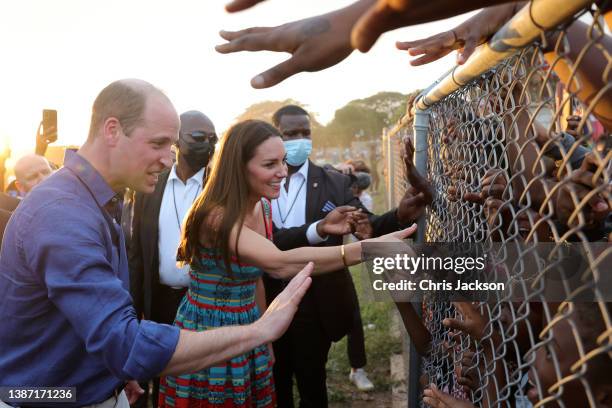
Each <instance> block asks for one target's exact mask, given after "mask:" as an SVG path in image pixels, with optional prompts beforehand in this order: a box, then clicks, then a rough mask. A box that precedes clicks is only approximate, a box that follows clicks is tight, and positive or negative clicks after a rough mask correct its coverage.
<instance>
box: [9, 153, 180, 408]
mask: <svg viewBox="0 0 612 408" xmlns="http://www.w3.org/2000/svg"><path fill="white" fill-rule="evenodd" d="M115 194H116V193H115V192H114V191H113V190H112V189H111V188H110V186H109V185H108V184H107V183H106V182H105V181H104V179H103V178H102V176H101V175H100V174H99V173H98V172H97V171H96V170H95V169H94V168H93V167H92V166H91V164H89V162H88V161H87V160H85V159H84V158H83V157H81V156H80V155H78V154H73V155H71V156H70V157H69V159H68V161H67V163H66V165H65V167H64V168H62V169H61V170H59V171H58V172H56V173H55V174H53V175H52V176H50V177H49V178H47V179H46V180H45V181H44V182H42V183H41V184H39V185H38V186H37V187H36V188H35V189H33V190H32V191H31V192H30V193H29V194H28V196H27V197H26V198H25V199H24V200H23V202H22V203H21V204H20V205H19V207H18V208H17V210H16V211H15V212H14V213H13V215H12V217H11V219H10V221H9V223H8V225H7V228H6V232H5V234H4V240H3V242H2V252H1V253H0V386H47V387H60V386H62V387H76V398H77V404H76V405H77V406H82V405H89V404H94V403H99V402H102V401H104V400H106V399H108V398H109V397H111V396H112V395H113V391H114V390H115V389H116V388H117V387H118V386H120V385H121V384H122V383H123V382H124V381H125V380H130V379H147V378H152V377H155V376H156V375H158V374H159V373H160V372H161V371H162V370H163V369H164V368H165V367H166V365H167V364H168V362H169V361H170V357H171V356H172V354H173V353H174V350H175V348H176V344H177V342H178V337H179V329H178V328H177V327H172V326H168V325H162V324H156V323H153V322H150V321H142V322H139V321H138V320H137V318H136V312H135V311H134V308H133V306H132V299H131V297H130V293H129V271H128V263H127V256H126V250H125V243H124V236H123V232H122V229H121V227H120V226H119V224H117V222H116V220H115V219H114V218H113V216H112V215H111V214H112V213H113V210H112V209H111V208H112V207H115V209H116V206H114V205H113V204H115V203H116V201H115V200H116V198H114V197H115ZM53 405H54V406H58V407H59V406H62V404H53ZM66 405H70V404H64V406H66ZM73 405H74V404H73Z"/></svg>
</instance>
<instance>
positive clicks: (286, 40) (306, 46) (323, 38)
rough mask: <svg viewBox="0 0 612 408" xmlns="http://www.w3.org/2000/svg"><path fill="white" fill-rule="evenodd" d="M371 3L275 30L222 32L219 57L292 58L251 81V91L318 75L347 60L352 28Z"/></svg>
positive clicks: (364, 1) (366, 1) (365, 1)
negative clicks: (275, 55) (272, 53)
mask: <svg viewBox="0 0 612 408" xmlns="http://www.w3.org/2000/svg"><path fill="white" fill-rule="evenodd" d="M373 1H374V0H360V1H357V2H355V3H353V4H352V5H350V6H348V7H345V8H342V9H339V10H336V11H332V12H331V13H327V14H322V15H320V16H316V17H310V18H306V19H303V20H298V21H294V22H291V23H286V24H283V25H280V26H277V27H251V28H247V29H245V30H240V31H221V33H220V35H221V37H223V39H224V40H227V41H228V42H227V43H225V44H221V45H218V46H217V47H216V50H217V51H218V52H220V53H222V54H228V53H232V52H238V51H276V52H287V53H289V54H291V58H289V59H288V60H286V61H283V62H282V63H280V64H278V65H277V66H275V67H273V68H270V69H269V70H267V71H265V72H262V73H260V74H259V75H257V76H255V77H254V78H253V79H252V80H251V86H253V88H268V87H271V86H274V85H276V84H278V83H279V82H281V81H284V80H285V79H287V78H289V77H291V76H293V75H295V74H297V73H300V72H305V71H308V72H313V71H320V70H323V69H326V68H329V67H331V66H334V65H336V64H337V63H339V62H340V61H342V60H344V59H345V58H346V57H348V56H349V55H350V54H351V52H353V49H352V47H351V41H350V33H351V29H352V28H353V24H354V23H355V21H357V19H358V18H359V16H361V14H362V13H363V12H364V11H365V10H366V9H367V7H368V6H370V5H371V4H372V3H373Z"/></svg>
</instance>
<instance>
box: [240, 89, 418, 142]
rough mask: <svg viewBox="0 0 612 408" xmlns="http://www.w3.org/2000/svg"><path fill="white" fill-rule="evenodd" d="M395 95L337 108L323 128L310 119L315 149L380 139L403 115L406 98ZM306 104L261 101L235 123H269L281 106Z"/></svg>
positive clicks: (396, 93) (312, 114)
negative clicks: (249, 120) (385, 130)
mask: <svg viewBox="0 0 612 408" xmlns="http://www.w3.org/2000/svg"><path fill="white" fill-rule="evenodd" d="M418 92H420V91H414V92H412V93H411V94H409V95H405V94H402V93H399V92H379V93H377V94H375V95H372V96H369V97H367V98H364V99H355V100H352V101H350V102H349V103H347V104H346V105H344V106H343V107H341V108H340V109H338V110H337V111H336V113H335V115H334V118H333V119H332V121H331V122H330V123H329V124H328V125H327V126H323V125H321V123H319V122H318V121H317V119H316V114H314V113H312V112H311V113H310V116H311V118H312V131H313V143H314V144H315V146H317V147H332V146H333V147H348V146H350V145H351V142H353V141H355V140H360V141H371V140H377V139H379V138H380V135H381V132H382V129H383V128H385V127H391V126H393V125H394V124H395V123H397V121H399V119H400V118H401V117H402V116H404V114H405V113H406V102H407V100H408V97H409V96H410V95H414V94H416V93H418ZM289 104H293V105H298V106H301V107H303V108H304V109H306V110H308V109H307V107H306V105H304V104H302V103H300V102H298V101H296V100H293V99H286V100H284V101H264V102H259V103H256V104H253V105H251V106H250V107H248V108H247V109H246V110H245V111H244V112H243V113H242V114H241V115H240V116H238V117H237V118H236V119H237V120H245V119H260V120H265V121H267V122H272V115H273V114H274V112H276V111H277V110H278V109H279V108H281V107H282V106H284V105H289Z"/></svg>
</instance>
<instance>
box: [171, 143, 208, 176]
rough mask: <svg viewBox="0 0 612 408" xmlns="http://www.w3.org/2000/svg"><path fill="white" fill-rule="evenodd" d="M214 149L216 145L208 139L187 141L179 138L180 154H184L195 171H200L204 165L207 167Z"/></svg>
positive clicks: (186, 160)
mask: <svg viewBox="0 0 612 408" xmlns="http://www.w3.org/2000/svg"><path fill="white" fill-rule="evenodd" d="M214 151H215V145H214V144H212V143H210V142H209V141H208V140H206V141H204V142H197V143H187V142H185V141H184V140H181V139H179V154H180V155H181V156H183V158H184V159H185V162H186V163H187V165H188V166H189V168H190V169H191V170H193V171H199V170H200V169H201V168H202V167H206V166H207V165H208V162H209V161H210V157H211V156H212V154H213V153H214Z"/></svg>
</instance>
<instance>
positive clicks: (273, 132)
mask: <svg viewBox="0 0 612 408" xmlns="http://www.w3.org/2000/svg"><path fill="white" fill-rule="evenodd" d="M271 137H280V133H279V131H278V130H277V129H276V128H275V127H274V126H272V125H270V124H268V123H266V122H263V121H260V120H246V121H244V122H240V123H237V124H236V125H234V126H232V127H231V128H230V129H229V130H228V131H227V132H226V133H225V136H224V137H223V138H222V140H221V145H220V148H219V150H218V152H217V154H216V155H215V157H214V159H213V164H212V169H211V172H210V175H209V176H208V179H207V180H206V186H205V187H204V190H203V191H202V193H201V194H200V195H199V197H198V198H197V199H196V201H195V202H194V203H193V205H192V206H191V209H190V210H189V213H188V215H187V219H186V220H185V225H184V228H183V236H182V239H181V243H180V245H179V248H178V256H177V259H178V260H179V261H180V262H183V263H188V264H191V265H192V266H196V267H197V266H198V265H199V264H200V263H199V262H200V257H199V242H200V233H201V232H203V233H204V234H205V235H206V237H208V238H209V240H210V242H211V244H212V247H213V248H219V249H220V251H221V255H222V258H223V262H224V264H225V268H226V271H227V272H228V273H229V274H230V275H231V264H230V259H231V257H230V250H229V237H230V233H231V231H232V228H233V227H234V225H242V224H243V223H244V219H245V217H246V214H247V212H248V211H249V210H251V208H249V205H248V204H249V193H250V187H249V182H248V178H247V169H246V165H247V163H248V162H249V160H251V159H252V158H253V156H254V155H255V150H256V149H257V147H258V146H259V145H260V144H262V143H263V142H265V141H266V140H268V139H269V138H271ZM219 209H221V210H222V213H223V216H222V218H221V220H220V222H215V221H213V222H205V221H206V219H207V217H209V216H210V215H211V214H212V213H213V211H217V210H219ZM213 215H214V214H213ZM212 224H214V225H215V228H213V227H212ZM239 237H240V231H239V232H238V238H239ZM234 253H235V254H236V258H238V259H239V255H238V239H236V247H235V248H234Z"/></svg>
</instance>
